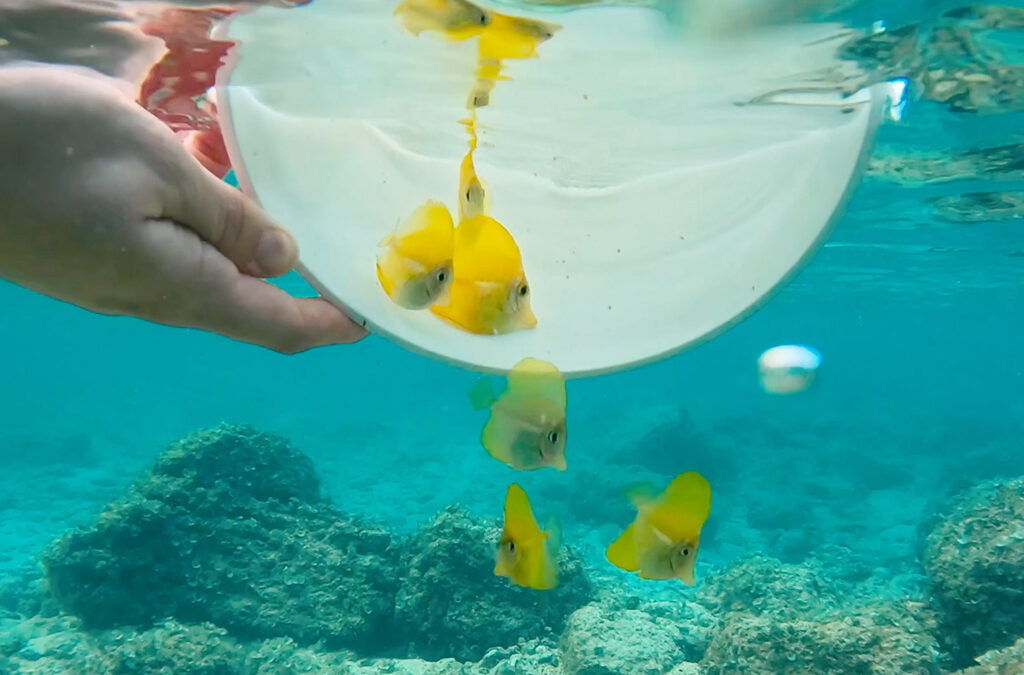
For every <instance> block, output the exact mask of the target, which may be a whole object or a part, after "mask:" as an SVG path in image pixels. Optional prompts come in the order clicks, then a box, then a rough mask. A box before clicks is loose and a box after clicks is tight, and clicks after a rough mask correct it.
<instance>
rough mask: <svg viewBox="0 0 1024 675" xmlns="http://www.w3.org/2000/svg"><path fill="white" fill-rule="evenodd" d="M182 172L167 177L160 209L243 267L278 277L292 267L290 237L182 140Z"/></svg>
mask: <svg viewBox="0 0 1024 675" xmlns="http://www.w3.org/2000/svg"><path fill="white" fill-rule="evenodd" d="M175 152H176V153H177V154H179V155H180V157H179V162H178V167H177V169H178V171H179V172H180V173H181V174H182V175H181V176H177V177H173V178H172V180H171V181H170V182H169V184H168V186H167V190H166V194H165V198H164V208H163V211H164V212H163V213H162V214H161V216H162V217H164V218H169V219H171V220H173V221H175V222H177V223H180V224H182V225H184V226H185V227H188V228H190V229H192V230H193V231H195V232H196V233H197V234H198V235H199V236H200V237H202V238H203V239H204V240H205V241H207V242H209V243H210V244H212V245H213V246H214V247H215V248H216V249H217V250H218V251H220V252H221V253H222V254H223V255H224V257H225V258H227V259H229V260H230V261H231V262H233V263H235V266H236V267H238V269H239V270H241V271H242V272H244V273H246V274H249V275H252V276H257V277H276V276H280V275H282V274H284V273H286V272H288V271H289V270H291V269H293V268H294V267H295V265H296V263H297V262H298V258H299V249H298V245H297V244H296V243H295V240H294V239H293V238H292V236H291V235H290V234H289V233H288V232H287V230H285V229H284V228H282V227H280V226H279V225H277V223H275V222H274V221H273V220H271V219H270V217H269V216H268V215H267V214H266V213H265V212H264V211H263V210H262V209H261V208H260V207H259V206H257V205H256V204H255V203H254V202H253V201H251V200H250V199H248V198H246V197H245V195H243V194H242V193H241V192H240V191H238V190H236V189H234V188H232V187H231V186H229V185H228V184H226V183H224V182H223V181H221V180H218V179H217V178H216V177H214V176H213V175H211V174H210V173H209V172H208V171H207V170H206V169H204V168H203V167H202V165H201V164H200V163H199V162H198V161H196V160H195V159H194V158H193V157H191V156H190V155H189V154H188V153H187V151H185V149H184V148H182V147H181V146H180V144H179V145H178V147H176V148H175Z"/></svg>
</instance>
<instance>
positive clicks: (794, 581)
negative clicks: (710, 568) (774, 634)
mask: <svg viewBox="0 0 1024 675" xmlns="http://www.w3.org/2000/svg"><path fill="white" fill-rule="evenodd" d="M697 600H698V601H699V602H700V603H701V604H703V605H704V606H705V607H707V608H708V609H710V610H711V611H712V612H715V613H716V614H719V615H725V614H729V613H732V612H746V613H749V614H752V615H755V616H758V615H761V614H771V615H773V616H786V617H798V616H799V617H808V616H813V615H815V614H821V613H825V612H829V611H832V610H835V609H836V607H837V606H838V604H839V600H838V597H837V596H836V591H835V587H834V585H833V584H832V583H830V582H828V581H826V580H825V579H824V578H823V577H821V576H820V575H819V574H817V572H816V571H815V570H814V569H812V568H811V567H810V566H808V565H788V564H785V563H782V562H780V561H779V560H777V559H775V558H770V557H768V556H762V555H756V556H752V557H750V558H745V559H743V560H739V561H737V562H735V563H733V564H731V565H729V566H728V567H726V568H725V569H724V570H722V571H721V572H718V573H717V574H714V575H712V576H711V577H709V578H708V580H707V581H706V582H705V583H704V584H703V586H702V587H701V588H700V590H699V591H698V593H697Z"/></svg>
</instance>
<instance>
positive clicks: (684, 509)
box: [650, 471, 711, 542]
mask: <svg viewBox="0 0 1024 675" xmlns="http://www.w3.org/2000/svg"><path fill="white" fill-rule="evenodd" d="M710 511H711V487H710V486H709V485H708V482H707V481H706V480H704V477H703V476H701V475H700V474H699V473H696V472H694V471H690V472H687V473H684V474H680V475H678V476H676V477H675V479H673V480H672V482H671V483H669V485H668V487H667V488H665V491H664V492H663V493H662V494H661V497H660V498H659V499H658V502H657V505H656V506H655V507H654V509H653V510H652V512H651V515H650V519H651V525H652V526H653V527H655V528H657V529H658V530H660V531H661V532H662V533H663V534H664V535H666V536H667V537H669V538H670V539H672V540H673V541H676V542H679V541H688V540H694V539H696V538H697V537H698V536H699V535H700V530H701V527H703V526H704V521H705V520H707V517H708V513H710Z"/></svg>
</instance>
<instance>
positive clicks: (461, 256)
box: [454, 215, 523, 283]
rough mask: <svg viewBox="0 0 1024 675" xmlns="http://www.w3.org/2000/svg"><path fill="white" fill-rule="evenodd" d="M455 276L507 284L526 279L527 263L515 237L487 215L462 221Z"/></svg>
mask: <svg viewBox="0 0 1024 675" xmlns="http://www.w3.org/2000/svg"><path fill="white" fill-rule="evenodd" d="M454 252H455V275H456V276H457V277H458V278H460V279H464V280H470V281H492V282H498V283H507V282H509V281H511V280H512V279H516V278H519V277H522V276H523V260H522V256H521V255H520V253H519V247H518V246H517V245H516V242H515V240H514V239H513V238H512V235H511V234H509V232H508V230H506V229H505V228H504V227H503V226H502V225H501V223H499V222H498V221H496V220H494V219H493V218H490V217H488V216H484V215H476V216H473V217H472V218H469V219H467V220H464V221H462V222H461V223H459V226H458V227H457V228H456V229H455V246H454Z"/></svg>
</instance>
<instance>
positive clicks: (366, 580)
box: [42, 426, 398, 649]
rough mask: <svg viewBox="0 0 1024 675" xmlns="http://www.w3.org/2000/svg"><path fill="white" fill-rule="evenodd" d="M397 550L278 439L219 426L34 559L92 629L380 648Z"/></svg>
mask: <svg viewBox="0 0 1024 675" xmlns="http://www.w3.org/2000/svg"><path fill="white" fill-rule="evenodd" d="M394 548H395V547H394V545H393V542H392V540H391V537H390V535H389V534H388V533H387V532H385V531H383V530H381V529H379V528H376V527H374V526H372V525H369V524H367V523H363V522H359V521H353V520H348V519H345V518H343V517H341V516H340V515H339V514H338V513H337V511H336V510H335V509H334V507H333V506H332V505H331V504H330V503H329V502H328V501H326V500H325V499H324V498H323V497H322V496H321V495H320V489H319V481H318V479H317V476H316V473H315V472H314V470H313V466H312V463H311V462H310V460H309V459H308V458H307V457H306V456H305V455H303V454H301V453H299V452H297V451H296V450H294V449H293V448H291V447H290V446H289V445H288V444H287V443H286V442H285V441H284V440H282V439H280V438H277V437H273V436H268V435H265V434H261V433H258V432H256V431H254V430H252V429H249V428H245V427H233V426H222V427H221V428H219V429H216V430H212V431H205V432H200V433H197V434H194V435H192V436H190V437H189V438H186V439H185V440H183V441H180V442H178V443H176V444H174V445H172V446H171V447H170V448H168V449H167V450H166V451H165V452H164V453H163V454H162V455H161V456H160V457H159V458H158V459H157V461H156V463H155V464H154V466H153V467H152V469H151V470H150V471H149V473H148V475H146V476H144V477H143V478H142V479H141V480H140V481H139V482H138V483H136V484H135V485H134V486H132V488H131V489H130V490H129V491H128V493H127V495H126V496H125V497H124V498H123V499H121V500H120V501H118V502H116V503H114V504H111V505H110V506H109V507H107V509H106V510H105V511H104V512H103V513H102V514H101V515H100V516H99V517H98V518H97V519H96V521H95V523H93V524H92V525H91V526H90V527H88V528H86V529H82V530H77V531H72V532H71V533H69V534H67V535H66V536H64V537H62V538H61V539H59V540H58V541H56V542H55V543H54V544H53V545H52V546H50V547H49V548H48V549H47V550H46V551H45V552H44V553H43V557H42V560H43V566H44V568H45V570H46V576H47V580H48V581H49V585H50V590H51V591H52V593H53V595H54V597H55V598H56V600H57V602H58V603H59V605H60V607H61V608H62V609H63V610H65V611H67V612H70V613H72V614H74V615H76V616H78V617H80V618H81V619H82V620H83V621H84V622H85V624H86V626H88V627H90V628H110V627H114V626H122V625H138V624H141V625H145V624H148V623H151V622H153V621H158V620H161V619H164V618H169V617H173V618H175V619H177V620H179V621H183V622H191V623H202V622H210V623H213V624H215V625H217V626H220V627H222V628H225V629H227V630H228V631H229V632H230V633H231V634H232V635H234V636H235V637H238V638H240V639H262V638H271V637H284V636H287V637H291V638H293V639H295V640H297V641H298V642H300V643H306V644H308V643H312V642H316V641H319V640H322V641H324V643H325V644H327V645H329V646H341V645H351V644H359V645H361V646H363V647H364V648H370V649H376V648H384V647H386V646H387V644H386V642H387V639H386V638H387V636H390V635H392V632H391V631H390V630H388V629H389V628H390V626H391V620H392V613H393V606H394V593H395V590H396V588H397V582H396V576H397V575H396V565H397V560H398V554H397V553H396V552H395V550H394Z"/></svg>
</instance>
